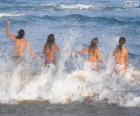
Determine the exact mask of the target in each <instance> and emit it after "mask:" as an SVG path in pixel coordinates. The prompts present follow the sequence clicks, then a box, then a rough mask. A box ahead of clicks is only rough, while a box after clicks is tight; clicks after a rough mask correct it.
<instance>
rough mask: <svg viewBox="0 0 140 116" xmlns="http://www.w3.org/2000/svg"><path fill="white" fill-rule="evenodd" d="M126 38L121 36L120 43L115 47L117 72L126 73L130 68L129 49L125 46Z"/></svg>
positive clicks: (114, 54)
mask: <svg viewBox="0 0 140 116" xmlns="http://www.w3.org/2000/svg"><path fill="white" fill-rule="evenodd" d="M125 43H126V39H125V37H120V39H119V45H118V46H117V48H116V49H115V51H114V53H113V56H114V58H115V67H114V69H115V72H117V73H125V72H126V71H127V68H128V49H127V48H125Z"/></svg>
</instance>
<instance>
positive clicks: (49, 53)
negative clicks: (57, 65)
mask: <svg viewBox="0 0 140 116" xmlns="http://www.w3.org/2000/svg"><path fill="white" fill-rule="evenodd" d="M58 51H59V48H58V46H57V45H56V44H53V45H52V46H51V48H49V47H47V46H46V47H44V54H45V57H46V59H47V60H50V61H52V60H54V61H55V60H56V53H57V52H58Z"/></svg>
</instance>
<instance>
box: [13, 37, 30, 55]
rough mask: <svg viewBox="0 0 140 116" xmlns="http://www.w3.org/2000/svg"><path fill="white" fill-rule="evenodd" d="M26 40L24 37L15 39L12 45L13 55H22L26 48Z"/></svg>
mask: <svg viewBox="0 0 140 116" xmlns="http://www.w3.org/2000/svg"><path fill="white" fill-rule="evenodd" d="M27 44H28V43H27V41H26V40H25V39H16V40H15V45H14V56H22V57H23V56H24V54H25V49H26V48H27Z"/></svg>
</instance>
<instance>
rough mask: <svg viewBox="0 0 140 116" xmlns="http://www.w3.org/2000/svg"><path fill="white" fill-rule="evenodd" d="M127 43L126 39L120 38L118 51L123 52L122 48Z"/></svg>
mask: <svg viewBox="0 0 140 116" xmlns="http://www.w3.org/2000/svg"><path fill="white" fill-rule="evenodd" d="M125 43H126V39H125V37H120V39H119V45H118V49H119V50H120V51H121V50H122V47H123V45H124V44H125Z"/></svg>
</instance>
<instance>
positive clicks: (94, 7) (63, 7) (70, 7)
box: [40, 4, 101, 10]
mask: <svg viewBox="0 0 140 116" xmlns="http://www.w3.org/2000/svg"><path fill="white" fill-rule="evenodd" d="M40 6H44V7H45V8H47V9H59V10H100V9H101V6H98V5H90V4H41V5H40Z"/></svg>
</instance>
